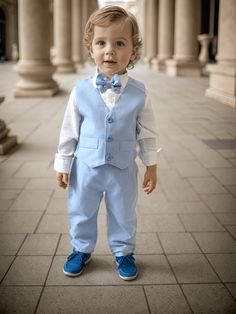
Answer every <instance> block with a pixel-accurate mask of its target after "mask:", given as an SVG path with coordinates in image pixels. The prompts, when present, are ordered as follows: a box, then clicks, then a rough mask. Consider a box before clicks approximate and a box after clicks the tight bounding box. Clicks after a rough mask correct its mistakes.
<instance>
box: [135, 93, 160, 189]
mask: <svg viewBox="0 0 236 314" xmlns="http://www.w3.org/2000/svg"><path fill="white" fill-rule="evenodd" d="M137 139H138V143H139V147H140V151H139V157H140V158H141V160H142V162H143V164H144V165H145V166H146V172H145V174H144V180H143V189H144V192H146V193H147V194H150V193H151V192H152V191H153V190H154V189H155V187H156V184H157V159H158V158H157V157H158V149H157V132H156V122H155V119H154V113H153V110H152V107H151V101H150V98H149V97H148V96H146V101H145V105H144V108H143V109H142V111H141V112H140V114H139V117H138V121H137Z"/></svg>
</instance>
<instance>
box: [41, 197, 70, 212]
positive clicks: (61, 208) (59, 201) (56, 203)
mask: <svg viewBox="0 0 236 314" xmlns="http://www.w3.org/2000/svg"><path fill="white" fill-rule="evenodd" d="M67 211H68V209H67V199H66V198H53V199H51V200H50V203H49V204H48V206H47V211H46V212H47V214H67Z"/></svg>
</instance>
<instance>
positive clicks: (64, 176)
mask: <svg viewBox="0 0 236 314" xmlns="http://www.w3.org/2000/svg"><path fill="white" fill-rule="evenodd" d="M68 176H69V175H68V173H61V172H57V174H56V178H57V183H58V185H59V186H60V187H61V188H63V189H66V188H67V186H68Z"/></svg>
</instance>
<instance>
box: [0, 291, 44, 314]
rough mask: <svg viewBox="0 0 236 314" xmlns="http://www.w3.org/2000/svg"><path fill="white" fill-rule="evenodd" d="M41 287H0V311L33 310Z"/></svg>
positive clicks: (23, 313) (24, 312)
mask: <svg viewBox="0 0 236 314" xmlns="http://www.w3.org/2000/svg"><path fill="white" fill-rule="evenodd" d="M41 290H42V287H3V286H1V287H0V295H1V298H0V313H17V314H26V313H27V314H31V313H34V312H35V309H36V306H37V302H38V300H39V297H40V294H41Z"/></svg>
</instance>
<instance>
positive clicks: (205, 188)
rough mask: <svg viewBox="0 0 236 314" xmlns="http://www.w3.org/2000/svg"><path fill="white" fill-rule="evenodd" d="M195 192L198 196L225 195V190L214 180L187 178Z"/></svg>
mask: <svg viewBox="0 0 236 314" xmlns="http://www.w3.org/2000/svg"><path fill="white" fill-rule="evenodd" d="M188 180H189V182H190V183H191V184H192V186H193V188H194V189H195V191H196V192H197V193H199V194H217V193H219V194H220V193H226V192H227V190H226V189H225V188H224V187H223V185H222V184H220V183H219V182H218V181H217V180H216V179H215V178H213V177H208V178H189V179H188Z"/></svg>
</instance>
